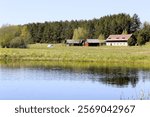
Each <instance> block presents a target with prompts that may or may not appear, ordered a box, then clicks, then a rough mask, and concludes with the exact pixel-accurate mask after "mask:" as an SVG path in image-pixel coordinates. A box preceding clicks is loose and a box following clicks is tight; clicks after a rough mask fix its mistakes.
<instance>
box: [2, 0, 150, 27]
mask: <svg viewBox="0 0 150 117" xmlns="http://www.w3.org/2000/svg"><path fill="white" fill-rule="evenodd" d="M149 5H150V0H0V26H1V25H3V24H25V23H32V22H45V21H60V20H72V19H73V20H75V19H77V20H80V19H93V18H100V17H102V16H105V15H110V14H118V13H128V14H130V15H133V14H134V13H137V14H138V15H139V17H140V19H141V21H142V22H144V21H148V22H150V13H149Z"/></svg>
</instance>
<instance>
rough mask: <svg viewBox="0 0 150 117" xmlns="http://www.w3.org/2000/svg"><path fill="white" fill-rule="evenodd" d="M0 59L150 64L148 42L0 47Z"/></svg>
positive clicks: (149, 46) (143, 65) (149, 45)
mask: <svg viewBox="0 0 150 117" xmlns="http://www.w3.org/2000/svg"><path fill="white" fill-rule="evenodd" d="M0 61H20V62H21V61H60V62H94V63H97V64H106V65H107V64H114V65H116V64H118V65H122V66H126V65H128V64H129V65H130V64H132V65H134V66H138V67H140V66H141V67H148V66H150V44H147V45H145V46H142V47H138V46H135V47H108V46H100V47H67V46H65V45H59V44H58V45H54V47H53V48H47V44H33V45H29V48H27V49H12V48H0Z"/></svg>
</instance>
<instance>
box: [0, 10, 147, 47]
mask: <svg viewBox="0 0 150 117" xmlns="http://www.w3.org/2000/svg"><path fill="white" fill-rule="evenodd" d="M110 34H133V38H132V39H131V40H130V41H129V45H131V46H132V45H135V44H137V45H144V44H145V43H146V42H149V40H150V24H149V23H147V22H145V23H143V24H142V23H141V21H140V18H139V17H138V15H137V14H134V15H133V16H130V15H129V14H125V13H120V14H114V15H107V16H104V17H101V18H99V19H98V18H97V19H96V18H95V19H92V20H72V21H55V22H44V23H29V24H24V25H7V26H2V27H1V28H0V45H1V47H3V48H4V47H6V48H17V47H19V48H25V47H26V45H27V44H29V43H32V44H34V43H64V42H65V40H66V39H100V40H101V39H102V40H104V39H106V38H107V37H108V36H109V35H110Z"/></svg>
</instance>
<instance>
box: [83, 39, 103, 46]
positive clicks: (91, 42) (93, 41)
mask: <svg viewBox="0 0 150 117" xmlns="http://www.w3.org/2000/svg"><path fill="white" fill-rule="evenodd" d="M84 45H85V46H99V45H100V41H99V40H98V39H87V40H86V41H85V44H84Z"/></svg>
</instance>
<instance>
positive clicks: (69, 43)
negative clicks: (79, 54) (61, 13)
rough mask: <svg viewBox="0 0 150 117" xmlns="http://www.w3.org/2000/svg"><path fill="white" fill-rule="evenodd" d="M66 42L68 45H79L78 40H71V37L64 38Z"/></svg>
mask: <svg viewBox="0 0 150 117" xmlns="http://www.w3.org/2000/svg"><path fill="white" fill-rule="evenodd" d="M66 44H67V45H68V46H80V45H81V44H80V40H73V39H68V40H66Z"/></svg>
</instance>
